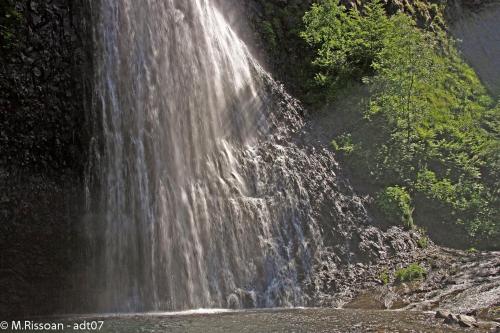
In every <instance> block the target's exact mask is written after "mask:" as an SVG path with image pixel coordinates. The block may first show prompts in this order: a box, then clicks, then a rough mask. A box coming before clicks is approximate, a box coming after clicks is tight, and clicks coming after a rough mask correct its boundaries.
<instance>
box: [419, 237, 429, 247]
mask: <svg viewBox="0 0 500 333" xmlns="http://www.w3.org/2000/svg"><path fill="white" fill-rule="evenodd" d="M417 244H418V247H420V248H421V249H426V248H427V247H428V246H429V237H427V236H422V237H420V238H419V239H418V241H417Z"/></svg>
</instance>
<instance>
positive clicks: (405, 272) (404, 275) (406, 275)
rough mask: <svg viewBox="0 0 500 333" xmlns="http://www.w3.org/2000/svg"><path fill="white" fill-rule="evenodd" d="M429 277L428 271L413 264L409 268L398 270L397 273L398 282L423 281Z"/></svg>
mask: <svg viewBox="0 0 500 333" xmlns="http://www.w3.org/2000/svg"><path fill="white" fill-rule="evenodd" d="M426 275H427V271H426V270H425V268H424V267H422V266H420V265H419V264H411V265H409V266H408V267H405V268H401V269H398V270H397V271H396V273H395V277H396V281H397V282H412V281H416V280H421V279H423V278H424V277H425V276H426Z"/></svg>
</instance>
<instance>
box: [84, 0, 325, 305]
mask: <svg viewBox="0 0 500 333" xmlns="http://www.w3.org/2000/svg"><path fill="white" fill-rule="evenodd" d="M92 10H93V17H94V21H95V22H94V32H93V39H94V44H95V48H96V50H95V54H96V56H95V59H94V84H93V85H94V93H93V108H92V114H91V116H90V123H91V129H90V132H91V134H92V140H91V147H90V149H91V151H90V154H91V156H92V157H93V158H92V160H91V162H90V163H89V165H88V168H87V176H86V183H87V194H88V198H87V199H88V200H87V201H88V202H87V206H88V210H89V212H91V213H92V215H91V216H92V218H90V219H89V220H88V221H87V222H86V223H87V231H88V236H89V248H90V253H91V254H90V257H91V258H92V259H91V260H90V261H91V263H90V264H89V265H88V275H89V276H88V278H87V280H88V281H89V288H90V289H92V291H93V292H89V294H93V297H95V301H93V302H94V304H96V306H95V309H94V310H95V311H108V312H109V311H159V310H161V311H168V310H183V309H191V308H220V307H224V308H226V307H233V308H241V307H273V306H291V305H302V304H304V302H305V295H304V290H303V288H304V281H306V280H307V277H308V274H309V271H310V268H311V251H312V250H311V249H312V248H313V247H314V246H316V245H315V244H316V243H317V242H318V241H317V237H313V236H312V235H313V234H314V229H315V224H314V219H313V218H312V217H311V215H310V212H309V203H308V193H307V192H306V191H305V190H304V189H303V188H302V187H301V183H300V179H299V178H300V177H298V176H297V175H293V174H289V172H291V171H289V170H287V169H286V166H285V165H286V161H284V160H283V159H282V158H281V160H279V158H278V157H277V159H278V160H275V161H273V160H271V161H269V160H268V161H264V160H263V159H262V156H260V154H259V149H258V148H257V146H258V144H259V142H260V141H262V140H268V139H269V138H270V137H271V136H272V134H273V128H272V126H271V120H270V119H271V118H272V117H273V112H275V109H274V107H273V101H272V98H270V96H269V92H268V89H266V84H265V80H267V79H268V78H267V79H266V77H267V74H266V73H265V72H264V71H263V70H262V69H261V68H260V66H259V65H258V64H257V63H256V62H255V61H254V59H253V58H252V56H251V55H250V53H249V51H248V50H247V47H246V46H245V45H244V43H243V42H242V41H241V40H240V39H239V38H238V36H237V35H236V34H235V32H234V31H233V30H232V29H231V27H230V26H229V25H228V23H227V22H226V20H225V18H224V17H223V15H222V14H221V12H219V10H218V9H217V8H216V7H215V6H214V5H213V4H212V3H211V1H210V0H161V1H159V0H144V1H137V0H100V1H96V2H95V3H94V7H93V9H92ZM274 164H276V165H282V166H283V167H280V168H276V167H269V165H271V166H272V165H274ZM289 179H295V180H294V181H293V182H291V181H289ZM297 179H298V180H297ZM292 183H293V184H292Z"/></svg>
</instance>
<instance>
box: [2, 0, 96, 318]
mask: <svg viewBox="0 0 500 333" xmlns="http://www.w3.org/2000/svg"><path fill="white" fill-rule="evenodd" d="M82 8H83V7H82V6H81V1H66V0H59V1H10V0H9V1H5V2H3V4H2V5H1V6H0V10H1V11H2V13H1V15H0V16H1V17H2V18H1V19H0V21H1V22H0V23H1V26H2V30H1V36H0V40H1V41H0V44H1V49H0V59H1V61H0V63H1V64H0V313H1V314H17V315H22V314H23V313H47V312H54V311H57V307H58V304H57V302H55V301H54V300H55V299H60V298H61V297H59V296H61V295H64V294H67V289H66V288H71V287H70V286H69V281H70V279H69V276H68V272H69V271H70V269H69V268H70V266H71V265H72V258H71V257H72V254H73V252H72V251H73V244H74V241H75V233H74V226H75V221H78V216H79V215H80V207H81V202H82V201H81V195H80V194H81V179H82V178H81V170H82V165H83V163H84V161H83V154H82V152H83V148H82V147H83V145H82V142H83V140H84V137H85V131H84V130H83V122H84V112H83V104H84V100H85V98H84V93H85V89H86V88H85V81H84V80H83V78H82V73H83V71H82V64H83V63H84V61H85V60H84V59H85V54H84V52H83V39H82V35H81V34H82V31H83V25H84V23H85V22H84V21H83V20H81V11H82Z"/></svg>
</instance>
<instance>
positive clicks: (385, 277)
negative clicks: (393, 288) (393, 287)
mask: <svg viewBox="0 0 500 333" xmlns="http://www.w3.org/2000/svg"><path fill="white" fill-rule="evenodd" d="M378 278H379V280H380V281H382V284H383V285H384V286H385V285H387V284H389V273H387V270H384V271H382V273H380V275H379V276H378Z"/></svg>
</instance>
